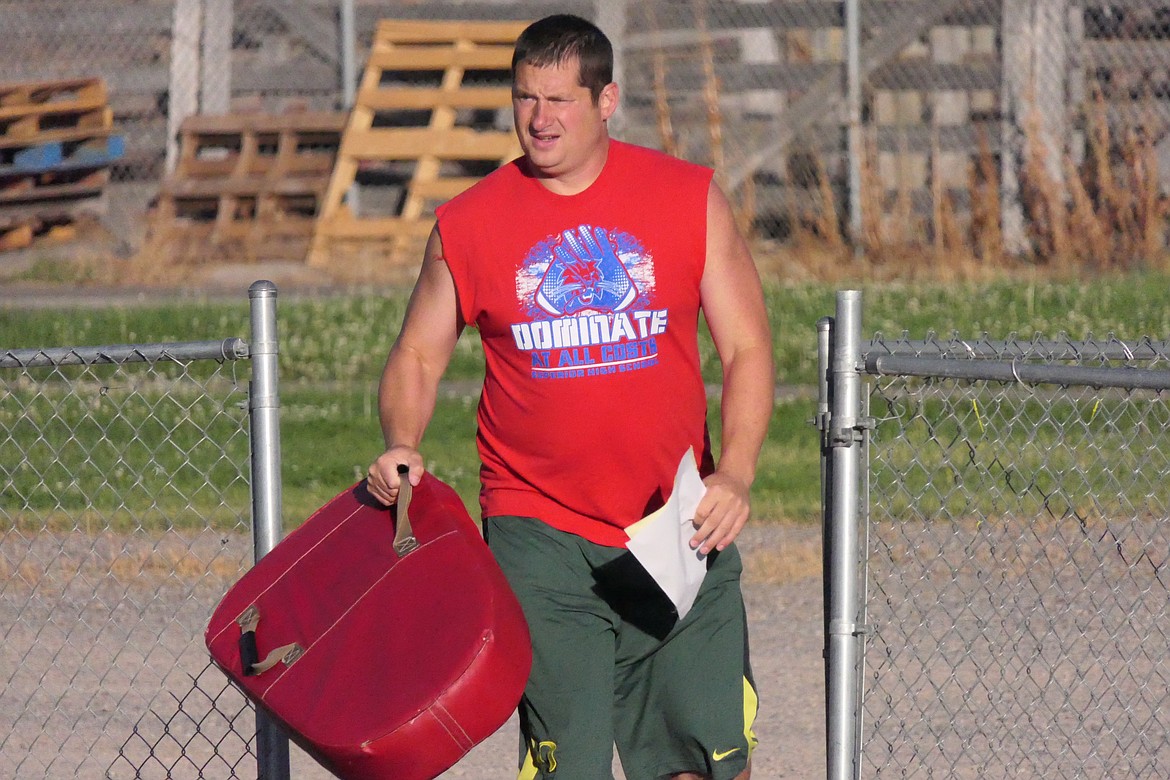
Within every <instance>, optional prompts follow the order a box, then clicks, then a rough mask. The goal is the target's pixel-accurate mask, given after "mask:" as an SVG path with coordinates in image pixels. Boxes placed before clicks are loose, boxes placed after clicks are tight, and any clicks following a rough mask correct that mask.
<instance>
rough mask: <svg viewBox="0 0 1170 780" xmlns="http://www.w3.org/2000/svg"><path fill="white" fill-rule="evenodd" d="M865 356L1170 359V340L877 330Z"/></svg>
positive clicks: (951, 358)
mask: <svg viewBox="0 0 1170 780" xmlns="http://www.w3.org/2000/svg"><path fill="white" fill-rule="evenodd" d="M862 351H863V353H864V354H863V360H865V361H868V360H869V359H870V358H873V357H877V356H879V355H891V356H899V357H947V358H948V359H950V360H954V359H963V358H969V359H973V360H984V359H992V360H994V359H999V360H1003V359H1016V360H1074V361H1085V360H1119V361H1132V362H1137V361H1150V360H1157V359H1159V358H1160V359H1163V360H1170V341H1155V340H1153V339H1151V338H1148V337H1142V338H1140V339H1137V340H1134V341H1123V340H1121V339H1118V338H1116V337H1114V336H1112V335H1109V336H1107V337H1105V338H1102V339H1094V338H1092V337H1091V336H1090V337H1089V338H1087V339H1086V340H1084V341H1075V340H1073V339H1070V338H1065V337H1064V336H1063V335H1062V336H1059V337H1057V338H1056V339H1045V338H1043V337H1039V336H1037V337H1035V338H1032V339H1025V338H1014V337H1012V338H1009V339H1006V340H992V339H989V338H987V337H986V336H983V337H980V338H977V339H963V338H960V337H959V336H958V335H952V336H950V337H949V338H942V337H936V336H928V337H927V338H926V339H921V340H912V339H909V338H907V337H906V335H905V334H903V335H902V336H901V337H899V338H896V339H889V340H887V339H885V338H883V337H882V334H880V333H878V334H876V335H875V336H874V337H873V339H872V340H871V341H870V343H869V344H868V345H863V346H862Z"/></svg>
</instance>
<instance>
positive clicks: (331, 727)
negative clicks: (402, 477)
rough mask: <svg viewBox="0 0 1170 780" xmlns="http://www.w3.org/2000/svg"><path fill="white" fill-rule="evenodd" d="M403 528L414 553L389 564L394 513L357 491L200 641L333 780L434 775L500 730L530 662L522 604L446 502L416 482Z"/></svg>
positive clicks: (455, 506)
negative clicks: (410, 533) (407, 531)
mask: <svg viewBox="0 0 1170 780" xmlns="http://www.w3.org/2000/svg"><path fill="white" fill-rule="evenodd" d="M406 514H407V516H408V517H409V527H410V529H411V530H412V531H413V536H414V538H415V539H416V540H417V543H418V546H417V548H416V549H413V550H411V551H408V552H405V553H404V554H402V555H399V554H398V553H396V552H395V547H394V540H395V539H394V537H395V526H396V522H397V521H396V519H395V516H396V511H392V510H390V509H387V508H385V507H383V506H382V505H381V504H379V503H378V502H377V501H376V500H375V499H374V498H373V497H371V496H370V494H369V493H368V492H367V490H366V485H365V482H364V481H363V482H359V483H358V484H357V485H355V486H354V487H352V488H350V489H349V490H346V491H345V492H343V493H341V494H340V495H338V496H337V497H336V498H334V499H333V500H332V501H330V502H329V503H328V504H326V505H325V506H324V507H322V508H321V509H319V510H318V511H317V512H316V513H314V514H313V516H312V517H310V518H309V519H308V520H306V521H305V523H304V524H303V525H302V526H301V527H300V528H297V529H296V530H295V531H293V532H292V533H290V534H289V535H288V536H287V537H286V538H285V539H284V540H283V541H281V542H280V544H278V545H277V546H276V547H275V548H274V549H273V550H272V551H271V552H269V553H268V554H267V555H265V556H264V557H263V558H262V559H261V560H260V561H259V562H258V563H257V564H256V565H255V567H253V568H252V569H251V570H250V571H248V572H247V573H246V574H245V575H244V576H243V577H242V578H241V579H240V581H239V582H238V583H236V584H235V585H234V586H233V587H232V588H231V590H229V591H228V593H227V595H226V596H224V598H223V600H222V601H221V602H220V604H219V606H218V607H217V608H216V610H215V612H214V613H213V614H212V617H211V621H210V623H209V624H208V627H207V634H206V643H207V648H208V650H209V651H210V652H211V658H212V660H213V661H214V662H215V663H216V665H217V666H219V667H220V668H221V669H222V670H223V671H224V672H225V673H226V674H227V675H228V677H230V678H231V679H232V680H233V681H234V682H235V683H236V685H237V686H239V687H240V688H241V689H242V690H243V692H244V693H245V694H246V695H247V696H248V697H249V698H250V699H251V700H252V701H253V702H255V703H256V704H257V705H258V706H259V707H261V708H263V709H264V710H265V711H267V712H268V713H269V714H270V715H271V716H273V717H274V718H275V719H276V720H277V721H278V722H279V723H280V724H282V726H283V727H284V729H285V730H286V731H287V732H288V734H289V737H290V738H291V739H292V740H293V741H295V742H296V743H297V744H298V745H300V746H301V747H302V748H304V749H305V751H306V752H308V753H309V754H310V755H312V756H313V757H314V758H315V759H317V761H319V762H320V763H321V764H322V765H324V766H325V767H326V768H328V769H329V770H330V771H332V772H333V773H334V774H336V775H337V776H338V777H341V778H346V780H373V779H374V778H379V779H389V778H393V779H394V780H431V779H432V778H434V777H437V776H438V775H440V774H442V773H443V772H444V771H446V770H447V769H448V768H450V767H451V766H453V765H454V764H455V763H456V762H457V761H458V760H459V759H460V758H462V757H463V755H465V754H466V753H467V752H468V751H469V750H470V749H471V748H472V747H473V746H474V745H476V744H478V743H479V742H481V741H483V740H484V739H486V738H487V737H488V736H490V735H491V734H492V733H494V732H495V731H496V729H498V728H499V727H500V726H501V725H503V723H504V722H505V721H507V720H508V718H509V717H510V716H511V714H512V711H513V710H515V708H516V704H517V702H519V700H520V695H521V693H522V692H523V689H524V685H525V683H526V682H527V680H528V672H529V668H530V666H531V663H532V647H531V645H530V643H529V637H528V626H527V624H526V623H525V622H524V616H523V613H522V612H521V611H520V605H519V603H518V602H517V601H516V597H515V596H514V595H513V594H512V591H511V589H510V588H509V587H508V584H507V581H506V580H505V579H504V575H503V572H501V571H500V569H499V567H498V566H497V564H496V562H495V559H494V558H492V555H491V553H490V551H489V550H488V548H487V545H486V544H485V543H484V541H483V537H482V535H481V534H480V531H479V529H478V528H477V527H476V525H475V523H474V522H473V521H472V520H471V518H470V517H469V516H468V514H467V511H466V510H465V509H464V507H463V502H462V501H460V499H459V497H458V495H456V493H455V491H454V490H452V489H451V488H450V487H449V486H447V485H445V484H444V483H442V482H440V481H439V480H437V479H435V478H434V477H432V476H430V475H429V474H425V475H424V476H423V479H422V482H421V483H420V484H419V485H418V486H417V487H415V488H414V489H413V497H412V498H411V499H410V503H409V505H408V509H407V510H406ZM404 527H405V526H404ZM407 546H409V545H407ZM399 549H402V547H400V548H399ZM265 661H267V662H268V663H267V664H265V663H264V662H265ZM253 662H260V663H258V664H257V666H253ZM269 664H270V665H271V666H270V667H269V668H266V667H268V666H269ZM245 666H247V667H248V669H249V673H248V674H245V672H244V669H245Z"/></svg>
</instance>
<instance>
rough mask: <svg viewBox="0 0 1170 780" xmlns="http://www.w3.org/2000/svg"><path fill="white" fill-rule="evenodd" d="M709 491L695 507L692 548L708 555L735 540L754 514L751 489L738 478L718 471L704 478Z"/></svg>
mask: <svg viewBox="0 0 1170 780" xmlns="http://www.w3.org/2000/svg"><path fill="white" fill-rule="evenodd" d="M703 483H704V484H705V485H706V486H707V492H706V493H705V494H704V495H703V498H702V500H701V501H699V506H698V508H697V509H696V510H695V529H696V530H695V535H694V536H693V537H692V538H691V547H693V548H697V549H698V550H699V552H701V553H703V554H704V555H707V554H708V553H710V552H711V551H712V550H723V549H725V548H726V547H727V546H728V545H729V544H731V543H732V542H734V541H735V538H736V537H737V536H739V532H740V531H742V530H743V527H744V525H746V524H747V521H748V516H749V514H750V513H751V488H750V487H749V486H748V485H747V484H746V483H744V482H742V481H740V480H738V479H736V478H735V477H732V476H729V475H726V474H721V473H719V472H718V471H716V472H715V473H714V474H712V475H711V476H709V477H707V478H706V479H705V480H703Z"/></svg>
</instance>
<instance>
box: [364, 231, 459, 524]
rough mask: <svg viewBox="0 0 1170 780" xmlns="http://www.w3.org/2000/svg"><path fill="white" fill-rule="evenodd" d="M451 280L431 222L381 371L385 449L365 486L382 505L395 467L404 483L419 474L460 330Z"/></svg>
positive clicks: (393, 484)
mask: <svg viewBox="0 0 1170 780" xmlns="http://www.w3.org/2000/svg"><path fill="white" fill-rule="evenodd" d="M463 325H464V323H463V320H462V317H461V316H460V313H459V305H458V299H457V297H456V294H455V280H454V278H453V277H452V276H451V269H449V268H448V267H447V261H446V259H445V258H444V257H443V244H442V240H441V239H440V237H439V230H438V227H437V226H436V227H435V229H434V230H432V231H431V236H430V238H429V239H428V240H427V249H426V254H425V255H424V257H423V264H422V270H421V271H420V272H419V276H418V281H417V282H416V283H415V286H414V291H413V292H412V293H411V295H410V303H409V304H408V305H407V308H406V316H405V318H404V319H403V322H402V330H401V331H400V332H399V334H398V338H397V339H396V340H395V341H394V345H393V346H392V347H391V348H390V355H389V356H388V357H387V358H386V368H385V369H384V370H383V371H382V381H381V383H380V384H379V386H378V413H379V416H380V418H381V422H382V436H383V438H384V439H385V441H386V451H385V452H384V453H382V454H381V455H380V456H378V458H377V460H375V461H374V462H373V464H372V465H371V466H370V469H369V483H368V484H369V490H370V494H371V495H373V496H374V498H376V499H378V500H379V501H381V502H383V503H385V504H392V503H394V502H395V501H397V500H398V483H399V476H398V466H399V464H403V465H406V466H408V467H409V468H410V475H409V478H410V482H411V484H413V485H417V484H418V481H419V480H420V479H421V478H422V474H423V470H424V469H423V459H422V455H421V454H419V451H418V447H419V443H420V442H421V441H422V437H423V432H424V431H425V430H426V427H427V424H428V423H429V422H430V420H431V415H433V414H434V411H435V401H436V399H437V397H438V391H439V380H440V379H441V378H442V376H443V372H444V371H445V370H446V368H447V363H448V362H450V360H451V354H452V353H453V352H454V351H455V343H456V342H457V341H458V340H459V334H460V333H461V332H462V331H463Z"/></svg>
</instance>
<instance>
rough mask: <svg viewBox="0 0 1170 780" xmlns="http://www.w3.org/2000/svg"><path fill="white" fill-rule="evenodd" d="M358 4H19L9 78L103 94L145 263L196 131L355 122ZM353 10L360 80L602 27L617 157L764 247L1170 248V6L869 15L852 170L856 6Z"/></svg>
mask: <svg viewBox="0 0 1170 780" xmlns="http://www.w3.org/2000/svg"><path fill="white" fill-rule="evenodd" d="M342 3H343V0H310V1H309V2H292V1H291V0H132V1H130V2H126V1H119V0H89V1H88V2H86V3H84V4H81V5H78V4H76V3H72V2H64V1H63V0H0V29H3V30H4V31H5V33H6V40H7V42H8V43H7V45H6V46H4V47H0V72H3V73H4V74H5V76H4V78H5V79H6V80H38V81H40V80H48V79H60V78H76V77H91V76H97V77H101V78H102V79H104V80H105V81H106V83H107V84H108V87H109V90H110V105H111V108H112V110H113V115H114V123H115V128H116V131H117V132H119V133H121V134H123V135H124V136H125V138H126V151H125V154H124V155H123V156H122V157H121V158H120V159H119V160H117V161H115V162H114V163H113V164H112V168H111V173H112V184H111V185H110V187H109V203H108V209H107V210H106V215H105V220H104V221H105V224H106V227H107V228H108V229H109V230H110V231H111V232H113V233H114V234H115V235H116V237H117V238H118V240H119V241H121V242H122V243H123V244H124V245H125V246H134V247H136V246H138V245H139V244H140V242H141V238H142V222H143V220H142V216H143V214H144V213H145V211H146V209H147V208H148V206H149V204H150V202H151V200H152V199H153V197H154V196H155V195H156V194H157V192H158V185H159V181H160V177H162V176H163V175H164V174H165V172H166V161H167V160H168V159H173V158H174V155H175V153H176V150H175V144H176V142H177V138H176V131H177V127H178V123H179V121H180V120H181V119H182V118H183V117H184V116H186V115H188V114H191V113H197V112H203V113H220V112H223V111H228V110H231V111H265V112H281V111H286V110H298V109H310V110H338V109H343V108H344V106H343V95H344V93H345V90H344V89H343V87H342V79H343V75H342V59H343V57H342V54H341V50H342V42H343V41H342V38H343V33H342V31H341V29H340V25H341V19H342V17H343V14H342V13H341V8H342ZM353 3H354V11H355V13H354V20H355V33H354V37H355V39H356V40H355V41H354V50H355V60H356V65H357V69H358V71H359V73H360V71H361V69H362V68H363V67H364V63H365V58H366V54H367V53H368V50H369V46H370V42H371V39H372V36H373V30H374V27H375V25H376V24H377V22H378V20H380V19H393V18H402V19H453V18H464V19H530V18H536V17H538V16H541V15H543V14H545V13H548V12H549V11H550V10H557V11H569V12H574V13H578V14H580V15H583V16H586V17H588V18H591V19H593V20H595V21H597V22H598V23H599V24H601V25H603V26H604V27H605V29H606V30H607V32H608V33H609V34H610V36H611V37H612V39H613V40H614V43H615V46H616V51H617V58H618V63H617V64H618V70H619V77H620V79H621V82H622V88H623V107H622V110H621V112H620V113H619V115H618V117H617V119H616V120H615V130H616V132H617V135H618V136H619V137H622V138H625V139H627V140H631V141H634V142H638V143H644V144H647V145H650V146H653V147H658V148H662V149H666V150H667V151H671V152H673V153H676V154H679V155H681V156H683V157H686V158H688V159H691V160H694V161H696V162H701V163H705V164H710V165H713V166H715V167H716V168H717V170H718V172H719V177H720V180H721V181H722V183H723V184H724V186H725V187H726V188H727V189H728V191H729V192H730V194H731V197H732V200H733V202H735V203H736V204H737V207H738V209H739V213H740V216H741V218H742V223H743V225H744V226H745V227H747V228H749V229H751V230H752V231H753V233H754V235H755V236H756V237H757V238H761V239H776V240H788V239H792V238H793V237H794V236H795V237H799V236H803V235H809V234H811V235H814V236H819V237H820V238H822V239H824V240H827V241H830V242H840V241H841V240H842V235H843V234H848V233H849V231H850V229H855V230H859V231H861V232H860V234H859V235H856V236H855V238H856V240H857V241H859V242H861V243H862V244H863V245H864V246H866V247H867V249H868V250H870V251H872V252H879V253H880V252H881V251H882V250H883V248H890V247H901V248H905V247H906V246H920V247H927V248H933V249H936V250H945V251H948V252H950V253H952V254H956V253H957V254H959V255H961V256H962V255H966V256H972V257H975V258H977V259H982V260H984V261H988V262H991V261H993V260H995V259H996V258H997V257H1000V256H1002V255H1003V253H1005V252H1007V253H1021V252H1022V253H1029V252H1030V253H1035V254H1037V255H1039V256H1044V257H1048V256H1057V257H1069V258H1072V259H1079V260H1081V261H1082V262H1086V263H1092V264H1118V263H1126V262H1131V261H1132V260H1133V259H1135V258H1137V257H1141V256H1148V255H1149V254H1150V253H1152V252H1157V251H1160V250H1161V249H1163V248H1164V245H1165V217H1166V215H1167V209H1166V205H1165V203H1166V201H1165V199H1164V197H1163V195H1164V189H1165V187H1164V181H1165V179H1166V176H1167V172H1168V169H1170V147H1168V146H1167V143H1168V142H1167V128H1170V106H1168V104H1167V102H1166V97H1167V94H1170V55H1168V54H1167V53H1166V51H1167V50H1166V48H1165V41H1166V40H1167V38H1170V13H1168V12H1167V9H1166V8H1165V7H1164V4H1163V3H1162V2H1160V0H1126V1H1125V2H1097V1H1095V0H942V1H941V2H932V0H912V1H910V2H906V1H905V0H866V2H862V3H860V4H859V8H860V34H859V38H858V41H857V59H858V71H857V72H858V76H859V77H860V88H859V94H860V102H859V104H858V105H856V106H855V107H853V109H855V110H856V114H857V116H858V121H859V125H858V128H859V131H860V135H859V136H858V138H859V139H860V140H859V142H858V143H856V144H855V147H856V148H853V149H852V150H851V149H850V144H849V141H848V139H849V117H850V111H851V107H850V106H849V105H847V102H846V95H847V90H846V81H847V73H846V70H847V67H846V66H847V62H848V59H849V51H850V42H849V40H848V38H847V36H846V29H845V23H846V20H845V14H846V9H847V7H848V5H849V4H847V3H842V2H837V1H835V0H834V1H830V0H800V1H797V0H791V1H783V2H781V1H773V2H759V1H758V0H652V1H651V2H645V3H631V2H628V1H627V0H606V2H594V1H591V0H570V1H569V2H563V3H557V4H556V7H555V9H553V8H550V6H549V5H548V4H547V3H542V2H537V1H536V0H528V1H524V0H482V2H456V1H455V0H450V1H449V2H429V3H419V2H415V1H414V0H398V1H397V2H391V1H388V0H353ZM168 155H169V157H168ZM854 177H855V179H854ZM851 181H854V185H855V186H854V187H853V189H854V190H855V192H853V193H850V191H849V190H850V185H849V183H850V182H851ZM851 198H853V199H854V200H856V204H855V205H856V207H857V208H858V211H859V219H858V224H854V222H853V218H852V216H851V215H850V214H848V213H847V212H848V211H849V208H850V202H851V201H850V199H851ZM843 226H849V227H848V228H846V227H843Z"/></svg>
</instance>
